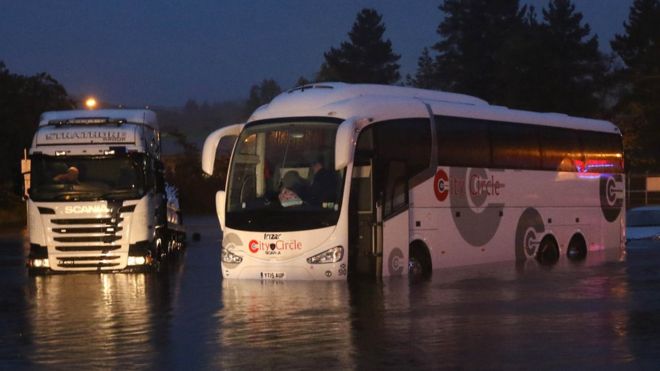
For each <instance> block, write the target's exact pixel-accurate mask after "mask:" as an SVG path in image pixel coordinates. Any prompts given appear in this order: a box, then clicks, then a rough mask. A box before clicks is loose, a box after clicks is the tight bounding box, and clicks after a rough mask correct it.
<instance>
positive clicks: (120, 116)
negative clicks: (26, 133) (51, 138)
mask: <svg viewBox="0 0 660 371" xmlns="http://www.w3.org/2000/svg"><path fill="white" fill-rule="evenodd" d="M86 119H108V120H125V121H126V122H130V123H133V124H140V125H145V126H149V127H151V128H153V129H156V130H158V120H157V119H156V114H155V113H154V112H153V111H151V110H146V109H100V110H69V111H50V112H44V113H43V114H41V118H40V119H39V126H47V125H49V124H50V123H52V122H58V121H61V122H64V121H68V120H79V121H80V122H78V124H82V125H84V124H86V122H85V120H86ZM89 125H98V122H93V121H90V122H89Z"/></svg>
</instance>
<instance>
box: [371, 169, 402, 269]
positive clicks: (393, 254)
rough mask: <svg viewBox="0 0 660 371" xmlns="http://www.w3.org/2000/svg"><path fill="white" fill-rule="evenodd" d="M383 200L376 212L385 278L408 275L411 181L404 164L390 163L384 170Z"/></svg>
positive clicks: (379, 251) (381, 263) (381, 261)
mask: <svg viewBox="0 0 660 371" xmlns="http://www.w3.org/2000/svg"><path fill="white" fill-rule="evenodd" d="M382 170H383V175H384V176H383V177H382V180H384V182H382V183H381V185H382V187H381V191H380V194H381V197H380V200H379V202H378V204H379V205H382V207H379V208H377V212H378V213H379V214H380V215H379V216H377V219H378V224H379V225H380V231H379V233H378V239H379V245H380V246H379V248H378V256H379V258H380V262H379V263H380V267H381V275H382V276H384V277H385V276H400V275H405V274H408V243H409V235H410V225H409V222H410V221H409V211H408V177H407V166H406V162H405V161H401V160H390V161H388V162H387V164H386V166H385V167H384V168H383V169H382Z"/></svg>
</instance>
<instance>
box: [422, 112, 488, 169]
mask: <svg viewBox="0 0 660 371" xmlns="http://www.w3.org/2000/svg"><path fill="white" fill-rule="evenodd" d="M435 122H436V124H435V125H436V133H437V138H438V139H437V141H438V164H439V165H445V166H467V167H490V166H491V161H490V139H489V136H488V126H487V124H486V122H484V121H482V120H476V119H468V118H460V117H449V116H436V117H435ZM467 149H469V150H467Z"/></svg>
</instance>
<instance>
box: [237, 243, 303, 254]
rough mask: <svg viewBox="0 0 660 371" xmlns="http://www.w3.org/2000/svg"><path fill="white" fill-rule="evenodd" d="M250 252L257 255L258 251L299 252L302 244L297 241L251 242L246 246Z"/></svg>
mask: <svg viewBox="0 0 660 371" xmlns="http://www.w3.org/2000/svg"><path fill="white" fill-rule="evenodd" d="M248 248H249V249H250V252H252V253H255V254H256V253H257V252H259V251H265V252H266V253H268V252H273V251H285V250H301V249H302V242H300V241H297V240H289V241H284V240H277V241H257V240H252V241H250V243H249V244H248Z"/></svg>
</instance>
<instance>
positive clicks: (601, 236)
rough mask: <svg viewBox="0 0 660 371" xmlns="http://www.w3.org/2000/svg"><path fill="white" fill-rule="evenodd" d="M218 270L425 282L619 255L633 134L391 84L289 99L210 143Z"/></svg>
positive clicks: (205, 157)
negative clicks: (221, 162)
mask: <svg viewBox="0 0 660 371" xmlns="http://www.w3.org/2000/svg"><path fill="white" fill-rule="evenodd" d="M227 136H237V139H236V141H235V145H234V148H233V152H232V156H231V161H230V165H229V172H228V177H227V183H226V188H225V189H226V191H220V192H218V193H217V195H216V206H217V213H218V218H219V220H220V226H221V228H222V232H223V241H222V274H223V276H224V277H225V278H240V279H324V280H325V279H331V280H332V279H344V278H345V277H346V276H347V274H349V272H350V273H351V274H368V275H374V276H392V275H406V274H411V275H422V276H428V275H429V274H430V273H431V271H432V270H434V269H438V268H444V267H455V266H464V265H470V264H481V263H489V262H497V261H507V260H510V261H517V262H525V261H527V260H529V261H533V260H537V261H539V262H541V263H545V264H554V263H556V262H558V261H559V260H560V259H569V260H573V261H580V260H585V259H589V258H590V257H592V259H594V258H595V257H596V256H600V257H605V258H614V257H618V256H619V255H620V254H621V253H622V251H623V246H624V245H623V244H624V241H625V236H624V225H625V224H624V220H623V219H624V215H623V214H624V213H623V209H624V177H623V154H622V143H621V133H620V132H619V130H618V129H617V128H616V127H615V126H614V125H612V124H611V123H609V122H607V121H599V120H592V119H585V118H576V117H569V116H567V115H563V114H557V113H536V112H526V111H519V110H513V109H508V108H505V107H499V106H492V105H489V104H487V103H486V102H484V101H483V100H481V99H478V98H474V97H470V96H466V95H460V94H450V93H444V92H437V91H428V90H420V89H413V88H405V87H394V86H381V85H349V84H343V83H322V84H314V85H309V86H303V87H299V88H296V89H292V90H290V91H287V92H284V93H282V94H281V95H279V96H277V97H276V98H275V99H273V101H272V102H271V103H270V104H267V105H264V106H262V107H260V108H259V109H257V110H256V111H255V112H254V113H253V115H252V116H251V117H250V119H249V120H248V122H247V123H245V124H237V125H232V126H227V127H223V128H221V129H219V130H217V131H215V132H213V133H212V134H210V135H209V137H208V138H207V139H206V142H205V144H204V149H203V154H202V168H203V170H204V171H205V172H206V173H208V174H212V173H213V167H214V161H215V157H216V150H217V146H218V143H219V141H220V140H221V139H222V138H223V137H227Z"/></svg>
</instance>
